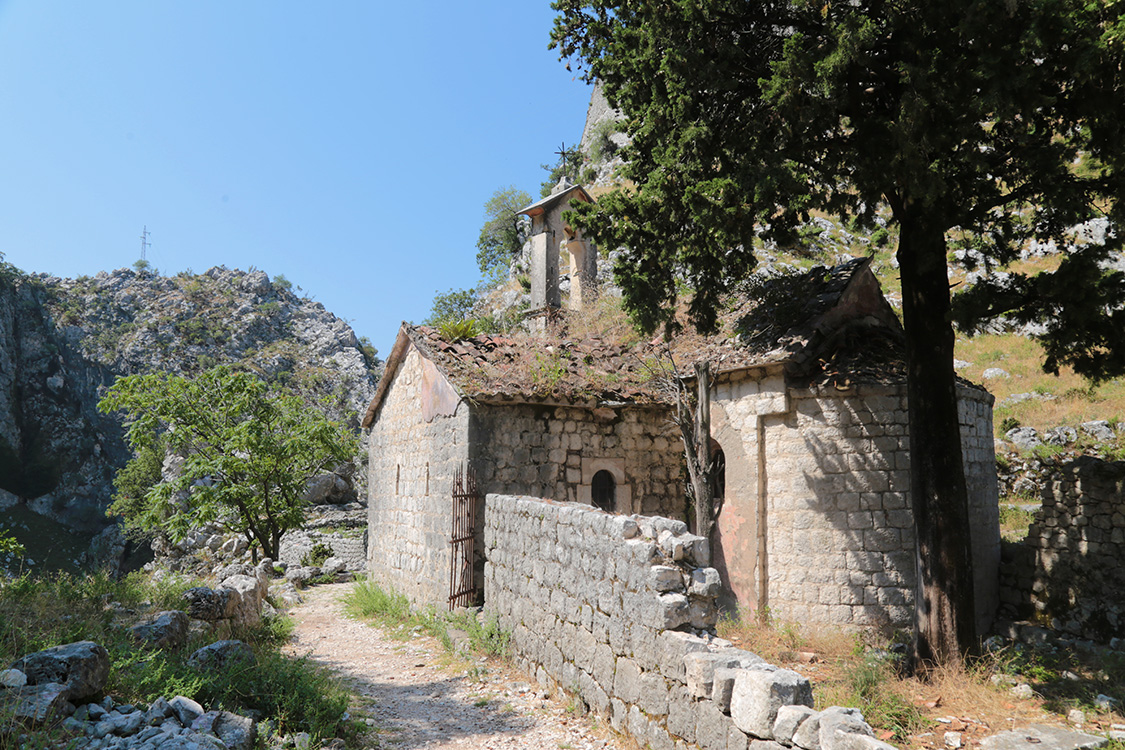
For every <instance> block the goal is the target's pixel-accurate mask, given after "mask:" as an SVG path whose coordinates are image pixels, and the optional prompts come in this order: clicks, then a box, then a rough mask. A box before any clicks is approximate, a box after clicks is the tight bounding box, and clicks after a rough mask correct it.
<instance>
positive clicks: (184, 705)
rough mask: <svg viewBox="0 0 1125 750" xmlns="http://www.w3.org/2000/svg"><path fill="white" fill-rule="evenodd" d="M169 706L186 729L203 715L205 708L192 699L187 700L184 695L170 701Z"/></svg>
mask: <svg viewBox="0 0 1125 750" xmlns="http://www.w3.org/2000/svg"><path fill="white" fill-rule="evenodd" d="M168 705H170V706H171V707H172V711H174V712H175V714H176V718H177V719H178V720H179V722H180V723H181V724H183V725H184V726H185V727H190V726H191V725H192V722H194V721H195V720H196V719H198V718H199V717H200V716H202V715H203V706H201V705H199V704H198V703H196V702H195V701H193V700H192V699H191V698H185V697H184V696H182V695H177V696H176V697H175V698H173V699H172V700H170V701H168Z"/></svg>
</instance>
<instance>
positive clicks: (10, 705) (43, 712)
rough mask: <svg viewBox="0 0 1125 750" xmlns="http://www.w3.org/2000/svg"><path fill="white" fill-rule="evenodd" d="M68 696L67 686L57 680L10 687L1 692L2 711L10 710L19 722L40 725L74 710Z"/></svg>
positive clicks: (59, 718) (0, 707)
mask: <svg viewBox="0 0 1125 750" xmlns="http://www.w3.org/2000/svg"><path fill="white" fill-rule="evenodd" d="M68 696H69V690H68V688H67V686H66V685H61V684H59V683H57V682H45V683H42V684H38V685H25V686H23V687H18V688H10V689H8V690H4V691H2V692H0V713H3V714H8V713H9V712H10V714H11V716H12V718H13V719H14V720H15V721H16V722H18V723H21V724H26V725H30V726H40V725H42V724H44V723H47V722H50V721H56V720H61V719H62V718H63V717H65V716H67V715H69V714H71V713H73V712H74V706H73V705H72V704H71V703H70V701H69V700H68Z"/></svg>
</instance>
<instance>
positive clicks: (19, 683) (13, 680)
mask: <svg viewBox="0 0 1125 750" xmlns="http://www.w3.org/2000/svg"><path fill="white" fill-rule="evenodd" d="M26 684H27V675H25V674H24V673H23V672H21V671H19V670H18V669H5V670H4V671H3V672H0V686H3V687H6V688H21V687H23V686H24V685H26Z"/></svg>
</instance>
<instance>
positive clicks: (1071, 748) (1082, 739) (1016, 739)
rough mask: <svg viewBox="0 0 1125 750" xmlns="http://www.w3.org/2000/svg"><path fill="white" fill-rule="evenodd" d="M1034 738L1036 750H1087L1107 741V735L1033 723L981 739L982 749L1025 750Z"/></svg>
mask: <svg viewBox="0 0 1125 750" xmlns="http://www.w3.org/2000/svg"><path fill="white" fill-rule="evenodd" d="M1029 737H1030V738H1032V739H1033V740H1034V742H1033V743H1031V744H1034V745H1035V747H1036V750H1085V748H1095V747H1100V746H1102V745H1104V744H1105V743H1106V738H1105V737H1096V736H1094V735H1090V734H1086V733H1084V732H1072V731H1070V730H1068V729H1062V728H1060V727H1050V726H1046V725H1043V724H1032V725H1030V726H1028V727H1025V728H1023V729H1020V730H1019V731H1018V732H1016V731H1007V732H1000V733H999V734H994V735H992V736H991V737H985V738H984V739H982V740H981V741H980V747H981V750H1024V748H1027V747H1028V745H1029V742H1028V738H1029Z"/></svg>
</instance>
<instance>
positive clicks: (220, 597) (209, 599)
mask: <svg viewBox="0 0 1125 750" xmlns="http://www.w3.org/2000/svg"><path fill="white" fill-rule="evenodd" d="M229 597H230V592H229V591H225V590H222V591H216V590H215V589H211V588H207V587H206V586H197V587H195V588H193V589H188V590H187V591H185V592H184V600H185V601H186V602H187V604H188V615H189V616H190V617H191V618H192V619H193V620H205V621H207V622H216V621H218V620H222V619H223V618H225V617H226V616H227V615H226V611H227V599H228V598H229Z"/></svg>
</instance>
